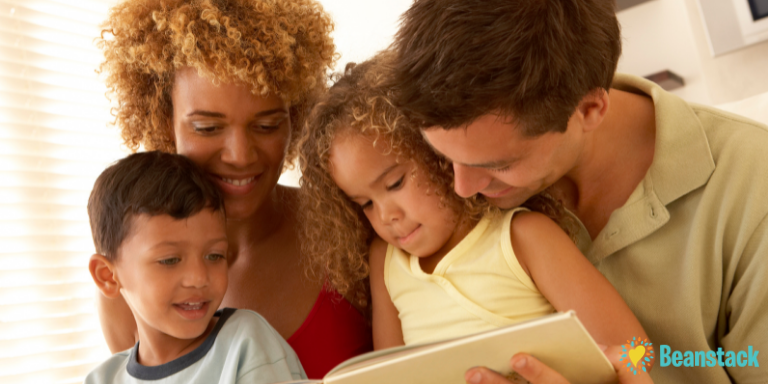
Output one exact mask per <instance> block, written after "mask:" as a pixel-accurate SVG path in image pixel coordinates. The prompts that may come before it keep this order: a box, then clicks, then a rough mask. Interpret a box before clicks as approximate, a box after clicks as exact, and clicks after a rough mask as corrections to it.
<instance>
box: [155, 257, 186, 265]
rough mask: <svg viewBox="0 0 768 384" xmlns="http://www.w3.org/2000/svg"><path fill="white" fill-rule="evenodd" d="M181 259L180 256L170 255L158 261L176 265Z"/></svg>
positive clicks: (163, 263)
mask: <svg viewBox="0 0 768 384" xmlns="http://www.w3.org/2000/svg"><path fill="white" fill-rule="evenodd" d="M180 261H181V259H180V258H178V257H169V258H167V259H162V260H160V261H158V263H160V264H161V265H174V264H178V263H179V262H180Z"/></svg>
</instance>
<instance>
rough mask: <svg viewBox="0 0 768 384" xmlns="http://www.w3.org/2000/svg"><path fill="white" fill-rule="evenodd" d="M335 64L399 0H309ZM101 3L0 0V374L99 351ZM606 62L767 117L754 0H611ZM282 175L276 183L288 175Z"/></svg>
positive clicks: (56, 373)
mask: <svg viewBox="0 0 768 384" xmlns="http://www.w3.org/2000/svg"><path fill="white" fill-rule="evenodd" d="M320 1H321V2H322V3H323V5H324V6H325V8H326V10H327V11H328V12H329V13H330V14H331V16H332V17H333V19H334V21H335V23H336V31H335V33H334V37H335V41H336V45H337V47H338V50H339V52H340V53H341V59H340V60H339V63H338V68H343V66H344V64H346V63H347V62H348V61H362V60H365V59H366V58H368V57H370V56H371V55H373V54H374V53H375V52H377V51H379V50H381V49H383V48H385V47H386V46H387V45H388V44H389V43H390V41H391V38H392V35H393V34H394V33H395V31H396V29H397V23H398V17H399V15H400V14H401V13H402V12H403V11H405V10H406V9H407V8H408V7H409V6H410V4H411V2H412V1H411V0H365V1H360V0H320ZM114 3H116V1H114V0H0V382H2V383H80V382H82V380H83V378H84V376H85V374H86V373H87V372H88V371H89V370H90V369H91V368H93V366H94V365H95V364H97V363H99V362H101V361H102V360H104V359H105V358H106V357H107V356H109V351H108V350H107V348H106V344H105V343H104V341H103V337H102V335H101V331H100V329H99V323H98V318H97V317H96V314H95V308H94V304H93V298H94V296H95V294H96V290H95V287H94V286H93V283H92V282H91V279H90V275H89V274H88V271H87V261H88V258H89V256H90V255H91V254H92V253H93V243H92V241H91V237H90V228H89V225H88V217H87V214H86V209H85V205H86V202H87V199H88V195H89V193H90V189H91V187H92V185H93V181H94V180H95V178H96V176H97V175H98V174H99V173H100V172H101V170H103V169H104V168H105V167H106V166H107V165H108V164H110V163H111V162H113V161H114V160H116V159H118V158H120V157H123V156H125V155H126V154H127V153H128V152H127V150H126V149H125V148H124V147H122V145H121V141H120V139H119V135H118V132H117V130H116V129H115V128H114V127H112V126H111V125H110V124H109V123H110V121H111V119H112V118H111V116H110V114H109V107H110V105H109V102H108V101H107V99H106V98H105V97H104V94H105V91H106V90H105V88H104V86H103V84H102V83H101V80H100V77H99V75H98V74H97V73H96V72H95V69H96V67H97V66H98V64H99V62H100V61H101V54H100V52H99V51H98V49H96V47H95V46H94V44H93V39H94V38H95V37H96V36H97V35H98V34H99V28H98V25H99V24H100V23H101V21H102V20H104V19H105V17H106V14H107V12H108V9H109V7H110V6H111V5H113V4H114ZM617 7H618V13H617V15H618V18H619V21H620V23H621V25H622V33H623V44H624V49H623V51H624V53H623V56H622V58H621V61H620V63H619V71H620V72H626V73H631V74H635V75H639V76H650V75H656V77H655V78H656V79H657V80H658V81H660V82H661V83H663V84H664V86H665V87H667V88H669V89H670V90H671V92H674V93H676V94H678V95H679V96H681V97H683V98H684V99H686V100H689V101H692V102H696V103H702V104H709V105H716V106H719V107H721V108H724V109H727V110H730V111H733V112H736V113H740V114H743V115H746V116H748V117H751V118H753V119H756V120H759V121H762V122H763V123H768V75H766V68H768V41H766V39H768V17H766V16H768V0H619V1H618V4H617ZM297 180H298V175H297V174H296V173H295V172H289V173H287V174H285V175H284V177H283V178H282V179H281V183H283V184H287V185H297Z"/></svg>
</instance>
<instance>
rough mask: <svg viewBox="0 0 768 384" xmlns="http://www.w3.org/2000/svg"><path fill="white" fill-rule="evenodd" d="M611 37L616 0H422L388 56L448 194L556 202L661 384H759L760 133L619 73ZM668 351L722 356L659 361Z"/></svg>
mask: <svg viewBox="0 0 768 384" xmlns="http://www.w3.org/2000/svg"><path fill="white" fill-rule="evenodd" d="M620 41H621V40H620V34H619V26H618V21H617V20H616V16H615V13H614V9H613V1H607V0H517V1H510V0H417V1H416V2H415V3H414V5H413V6H412V7H411V9H409V10H408V11H407V12H406V13H405V14H404V15H403V19H402V27H401V30H400V31H399V32H398V34H397V36H396V39H395V44H394V46H393V47H394V49H395V51H396V55H397V58H398V61H397V69H396V72H395V74H394V75H393V77H394V81H395V83H396V84H395V85H396V86H397V87H398V88H399V95H398V99H397V100H396V102H397V104H398V106H399V107H400V108H402V109H403V110H404V111H405V113H406V114H407V115H408V116H409V117H410V118H412V120H413V121H414V122H416V123H417V125H418V126H420V127H421V128H422V130H423V134H424V136H425V137H426V139H427V140H428V141H429V143H430V144H431V145H432V147H433V148H434V149H435V150H436V151H437V152H438V153H440V154H442V155H443V156H445V157H446V158H448V159H449V160H450V161H452V162H453V168H454V171H455V189H456V192H457V193H458V194H459V195H461V196H464V197H469V196H472V195H475V194H480V195H482V196H484V197H485V198H486V199H487V200H488V201H490V202H491V203H493V204H494V205H497V206H499V207H501V208H510V207H514V206H517V205H520V204H521V203H522V202H524V201H525V200H526V199H528V198H529V197H531V196H533V195H534V194H536V193H539V192H541V191H543V190H545V189H547V191H548V192H549V193H550V194H551V195H553V196H555V197H557V198H558V199H560V200H562V201H563V203H564V204H565V206H566V207H567V208H568V209H569V210H570V211H571V212H572V213H573V214H574V215H575V218H577V219H578V221H579V224H580V225H581V233H580V234H579V239H578V245H579V247H580V248H581V250H582V251H583V252H584V254H585V256H586V257H587V258H589V260H590V261H591V262H592V263H593V264H594V265H595V266H596V267H597V268H598V269H599V270H600V271H601V272H602V273H603V274H604V275H605V276H606V277H607V278H608V279H609V280H610V281H611V283H612V284H613V285H614V286H615V287H616V289H617V290H618V291H619V293H621V294H622V296H623V297H624V299H625V300H626V301H627V303H628V304H629V306H630V308H631V309H632V310H633V312H634V313H635V315H636V316H637V317H638V319H639V320H640V322H641V323H642V324H643V326H644V328H645V330H646V332H647V333H648V335H649V336H650V338H651V342H653V344H654V345H655V346H656V349H655V351H656V355H657V356H656V360H657V361H656V367H655V368H654V369H653V371H652V374H651V377H652V378H653V379H654V380H655V381H656V382H657V383H678V382H695V383H729V382H731V380H733V381H735V382H738V383H757V382H761V383H762V382H765V381H764V380H765V378H766V377H768V369H766V368H765V367H768V360H766V361H765V362H764V363H763V365H762V366H760V365H759V362H760V360H761V359H760V354H759V353H755V351H758V352H759V351H760V350H765V349H768V311H766V310H764V309H763V307H764V305H765V303H766V302H768V218H767V217H768V198H767V197H766V194H768V149H766V148H768V127H766V126H764V125H761V124H759V123H755V122H753V121H749V120H747V119H744V118H741V117H739V116H734V115H730V114H727V113H725V112H722V111H719V110H716V109H713V108H707V107H703V106H697V105H690V104H688V103H686V102H685V101H683V100H681V99H680V98H678V97H676V96H674V95H672V94H669V93H667V92H665V91H663V90H662V89H661V88H660V87H658V86H656V85H655V84H653V83H650V82H648V81H645V80H643V79H640V78H637V77H633V76H627V75H616V76H614V72H615V70H616V65H617V62H618V58H619V55H620V53H621V43H620ZM663 346H668V349H666V351H679V352H680V355H681V356H683V357H687V356H688V355H689V354H690V356H699V355H695V352H697V351H698V352H700V353H702V354H706V353H707V352H709V351H714V352H721V354H722V357H721V356H720V355H717V356H718V358H717V359H716V361H714V360H713V363H714V364H707V363H708V362H707V361H704V358H701V359H698V357H697V358H696V359H693V358H691V359H690V360H686V359H685V358H681V359H679V360H678V359H672V358H671V357H670V356H666V357H667V359H668V360H669V359H671V360H669V361H665V360H664V359H663V357H664V356H661V353H660V352H664V351H663V350H662V348H663ZM611 350H615V349H611ZM742 351H743V352H744V353H743V355H740V354H739V353H740V352H742ZM750 351H751V352H750ZM686 352H690V353H689V354H688V353H686ZM729 352H730V354H729ZM670 353H672V357H674V356H675V355H674V352H670ZM764 353H765V352H764ZM731 355H733V356H734V359H732V360H728V358H727V357H728V356H731ZM735 356H741V357H743V359H742V360H738V361H737V359H736V358H735ZM745 356H748V357H749V359H747V357H745ZM660 359H661V360H660ZM699 360H701V361H699ZM670 361H671V362H670ZM660 362H661V364H659V363H660ZM665 362H666V363H667V366H665V364H664V363H665ZM742 363H743V364H742ZM516 364H517V365H520V364H522V365H521V366H518V372H519V373H520V374H522V375H523V376H526V378H528V379H529V380H531V381H532V382H534V383H538V382H547V383H549V382H562V381H558V380H562V378H561V377H560V378H557V379H556V378H555V377H559V375H557V374H556V373H555V372H553V371H551V370H550V369H548V368H546V367H544V366H542V365H541V363H540V362H538V361H537V360H536V359H534V358H532V357H531V356H527V355H521V356H515V358H514V359H513V360H512V365H516ZM712 365H714V366H712ZM641 374H643V373H642V372H641ZM467 379H468V380H469V381H470V382H473V383H491V382H502V380H503V379H501V378H500V377H499V376H498V375H496V376H494V375H492V374H491V373H490V372H489V371H487V370H475V371H470V372H469V373H468V374H467Z"/></svg>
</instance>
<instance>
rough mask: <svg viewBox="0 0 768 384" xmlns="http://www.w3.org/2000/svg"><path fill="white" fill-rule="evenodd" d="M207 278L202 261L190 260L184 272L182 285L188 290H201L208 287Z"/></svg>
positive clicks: (206, 271) (206, 270)
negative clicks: (188, 288)
mask: <svg viewBox="0 0 768 384" xmlns="http://www.w3.org/2000/svg"><path fill="white" fill-rule="evenodd" d="M208 277H209V276H208V268H207V267H206V266H205V263H203V262H202V260H196V261H191V260H190V262H189V263H187V268H185V270H184V277H183V279H182V285H184V286H185V287H190V288H202V287H205V286H207V285H208V280H209V279H208Z"/></svg>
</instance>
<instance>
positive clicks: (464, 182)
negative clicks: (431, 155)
mask: <svg viewBox="0 0 768 384" xmlns="http://www.w3.org/2000/svg"><path fill="white" fill-rule="evenodd" d="M453 178H454V183H453V184H454V189H455V190H456V194H457V195H459V196H461V197H464V198H467V197H471V196H474V195H475V194H477V193H478V192H480V191H482V190H484V189H485V188H486V187H487V186H488V184H490V183H491V177H490V176H488V175H486V174H485V170H483V169H480V168H474V167H467V166H466V165H461V164H456V163H453Z"/></svg>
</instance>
